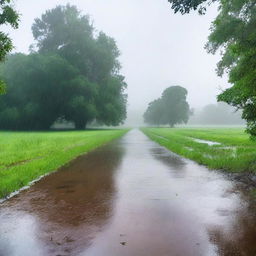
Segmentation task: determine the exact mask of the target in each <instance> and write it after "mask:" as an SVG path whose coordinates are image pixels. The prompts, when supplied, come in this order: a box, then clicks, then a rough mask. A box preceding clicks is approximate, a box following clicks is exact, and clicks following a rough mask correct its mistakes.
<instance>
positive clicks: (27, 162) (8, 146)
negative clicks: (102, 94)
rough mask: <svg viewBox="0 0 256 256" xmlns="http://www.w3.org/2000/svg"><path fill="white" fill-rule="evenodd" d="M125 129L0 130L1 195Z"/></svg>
mask: <svg viewBox="0 0 256 256" xmlns="http://www.w3.org/2000/svg"><path fill="white" fill-rule="evenodd" d="M125 132H127V130H95V131H65V132H29V133H26V132H0V198H3V197H6V196H7V195H9V194H10V193H11V192H13V191H15V190H17V189H19V188H21V187H23V186H26V185H27V184H28V183H29V182H30V181H32V180H35V179H37V178H38V177H40V176H41V175H44V174H46V173H49V172H51V171H54V170H56V169H57V168H59V167H60V166H62V165H64V164H65V163H67V162H69V161H70V160H72V159H74V158H75V157H77V156H78V155H81V154H83V153H85V152H88V151H90V150H93V149H95V148H96V147H98V146H100V145H103V144H105V143H107V142H109V141H111V140H113V139H115V138H118V137H120V136H122V135H123V134H124V133H125Z"/></svg>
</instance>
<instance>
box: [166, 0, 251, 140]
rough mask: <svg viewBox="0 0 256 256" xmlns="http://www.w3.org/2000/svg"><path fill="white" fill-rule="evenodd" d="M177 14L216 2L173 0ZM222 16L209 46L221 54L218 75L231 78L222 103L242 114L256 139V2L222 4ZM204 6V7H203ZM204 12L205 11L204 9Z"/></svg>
mask: <svg viewBox="0 0 256 256" xmlns="http://www.w3.org/2000/svg"><path fill="white" fill-rule="evenodd" d="M169 2H171V3H172V7H173V8H174V10H175V12H177V11H180V12H181V13H188V12H189V11H190V10H192V9H197V8H199V10H200V9H201V10H203V11H205V9H206V8H205V6H204V4H210V3H211V2H213V1H209V0H208V1H204V0H198V1H197V0H195V1H193V0H190V1H187V0H177V1H175V0H170V1H169ZM218 2H219V15H218V16H217V18H216V19H215V20H214V22H213V24H212V27H211V34H210V36H209V41H208V43H207V45H206V48H207V50H208V51H209V52H210V53H213V54H214V53H216V51H217V50H221V53H222V58H221V61H220V62H219V63H218V66H217V72H218V75H220V76H222V75H223V74H224V73H225V72H227V73H228V74H229V82H230V83H231V84H232V86H231V87H230V88H229V89H227V90H225V91H223V92H222V93H221V94H220V95H219V96H218V100H219V101H224V102H226V103H228V104H230V105H232V106H235V107H236V108H237V109H241V110H242V117H243V119H245V120H246V121H247V131H248V132H249V133H250V134H251V135H252V136H254V137H255V136H256V68H255V67H256V32H255V27H256V1H255V0H218ZM203 6H204V7H203ZM202 8H203V9H202Z"/></svg>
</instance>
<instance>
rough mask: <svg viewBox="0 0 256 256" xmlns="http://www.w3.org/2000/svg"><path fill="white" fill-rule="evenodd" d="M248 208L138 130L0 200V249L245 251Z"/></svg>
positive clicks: (251, 222) (255, 235)
mask: <svg viewBox="0 0 256 256" xmlns="http://www.w3.org/2000/svg"><path fill="white" fill-rule="evenodd" d="M255 213H256V209H253V207H252V206H251V205H249V203H248V202H247V201H246V198H244V197H243V195H242V193H241V192H240V191H239V190H238V188H237V186H236V184H235V183H234V182H232V181H229V180H227V178H226V177H225V176H224V175H222V174H221V173H219V172H214V171H208V170H207V168H205V167H203V166H199V165H197V164H196V163H194V162H192V161H189V160H185V159H182V158H181V157H179V156H177V155H175V154H172V153H171V152H169V151H168V150H166V149H164V148H163V147H161V146H159V145H157V144H155V143H154V142H152V141H150V140H149V139H148V138H147V137H146V136H145V135H143V134H142V133H141V132H140V131H138V130H133V131H131V132H129V133H128V134H127V135H125V136H124V137H123V138H122V139H120V140H117V141H114V142H112V143H110V144H109V145H107V146H104V147H102V148H100V149H98V150H96V151H94V152H92V153H89V154H87V155H85V156H82V157H80V158H79V159H77V160H75V161H73V162H72V163H70V165H69V166H66V167H65V168H63V169H62V170H61V171H59V172H57V173H55V174H53V175H50V176H48V177H46V178H45V179H43V180H42V181H40V182H39V183H37V184H36V185H34V186H33V187H32V188H31V189H30V190H28V191H23V192H22V193H21V194H20V195H18V196H16V197H14V198H12V199H11V200H9V201H8V202H5V203H4V204H2V205H1V206H0V256H2V255H3V256H23V255H26V256H30V255H31V256H32V255H33V256H37V255H38V256H41V255H42V256H43V255H50V256H51V255H78V256H126V255H127V256H199V255H202V256H217V255H225V256H226V255H227V256H233V255H234V256H236V255H238V256H240V255H241V256H242V255H248V256H255V255H256V244H255V239H256V218H255V217H256V216H255V215H256V214H255Z"/></svg>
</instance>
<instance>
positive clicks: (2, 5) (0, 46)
mask: <svg viewBox="0 0 256 256" xmlns="http://www.w3.org/2000/svg"><path fill="white" fill-rule="evenodd" d="M18 21H19V15H18V13H17V12H16V11H15V10H14V8H13V6H12V5H11V0H0V25H10V26H11V27H12V28H18ZM12 49H13V43H12V40H11V38H10V37H9V35H8V34H7V33H4V32H2V31H0V62H2V61H4V59H5V57H6V55H7V54H8V53H9V52H10V51H11V50H12ZM4 91H5V83H4V82H3V81H1V80H0V94H2V93H4Z"/></svg>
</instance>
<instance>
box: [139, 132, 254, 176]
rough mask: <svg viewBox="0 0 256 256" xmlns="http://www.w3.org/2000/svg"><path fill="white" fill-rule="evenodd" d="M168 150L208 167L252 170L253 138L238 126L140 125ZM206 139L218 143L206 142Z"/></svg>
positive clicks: (235, 170) (237, 170)
mask: <svg viewBox="0 0 256 256" xmlns="http://www.w3.org/2000/svg"><path fill="white" fill-rule="evenodd" d="M141 130H142V131H143V132H144V133H145V134H146V135H147V136H148V137H150V138H151V139H152V140H154V141H156V142H158V143H159V144H161V145H163V146H165V147H166V148H168V149H170V150H171V151H173V152H175V153H177V154H179V155H182V156H184V157H186V158H189V159H192V160H194V161H196V162H198V163H200V164H204V165H207V166H208V167H209V168H212V169H224V170H226V171H230V172H245V171H248V172H256V141H252V140H250V138H249V135H248V134H246V133H245V132H244V130H243V129H240V128H221V129H220V128H210V129H208V128H193V129H189V128H180V129H179V128H177V129H176V128H174V129H170V128H142V129H141ZM197 139H200V140H206V141H211V142H217V143H219V144H217V143H216V144H214V145H208V144H207V143H206V141H200V140H199V141H198V140H197Z"/></svg>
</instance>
